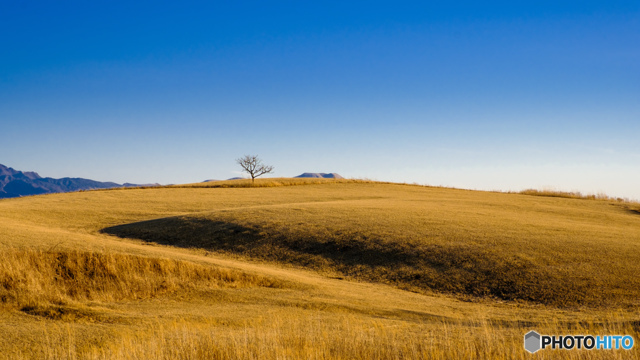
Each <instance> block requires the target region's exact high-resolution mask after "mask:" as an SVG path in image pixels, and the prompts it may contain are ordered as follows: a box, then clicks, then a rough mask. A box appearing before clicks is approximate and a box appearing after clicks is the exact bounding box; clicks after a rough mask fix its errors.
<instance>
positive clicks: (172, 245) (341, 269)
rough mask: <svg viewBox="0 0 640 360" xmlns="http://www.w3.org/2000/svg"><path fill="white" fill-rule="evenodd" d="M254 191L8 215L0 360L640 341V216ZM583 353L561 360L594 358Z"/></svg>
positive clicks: (36, 206) (241, 185)
mask: <svg viewBox="0 0 640 360" xmlns="http://www.w3.org/2000/svg"><path fill="white" fill-rule="evenodd" d="M256 185H257V186H256V187H249V186H248V184H247V183H246V181H242V180H239V181H228V182H216V183H203V184H193V185H183V186H173V187H163V188H148V189H115V190H101V191H90V192H80V193H67V194H50V195H44V196H36V197H28V198H19V199H4V200H0V224H1V226H0V246H1V247H2V248H3V252H2V254H3V255H2V256H3V258H2V261H1V262H0V274H1V275H2V276H1V277H0V278H1V279H2V281H0V318H2V322H0V334H1V335H2V336H0V349H2V350H3V351H2V352H0V354H1V355H0V358H3V357H6V358H20V357H23V358H51V359H53V358H68V359H71V358H82V359H84V358H91V359H94V358H104V359H109V358H110V359H125V358H150V357H151V358H154V357H158V358H184V359H186V358H189V357H191V358H194V357H195V358H202V357H205V358H255V357H261V358H274V359H275V358H350V359H370V358H374V359H375V358H378V359H386V358H470V357H478V356H480V357H485V358H503V359H510V358H526V356H529V355H528V354H526V353H525V352H524V350H523V349H522V344H521V341H522V335H523V334H524V332H525V331H528V330H529V329H531V328H535V329H538V330H539V331H547V332H548V333H565V332H569V331H572V332H573V331H579V332H584V333H587V332H591V333H593V332H600V333H602V332H605V333H611V332H616V333H631V334H635V335H634V336H636V337H637V334H638V332H637V328H636V325H634V324H637V323H638V320H639V319H640V313H639V311H638V310H637V309H638V307H637V301H638V300H637V299H638V298H640V290H638V289H639V288H640V286H638V285H639V284H638V280H637V279H636V274H637V273H638V271H640V261H639V260H640V259H639V257H640V255H638V254H640V252H638V246H639V245H640V243H639V242H640V216H639V215H638V214H639V213H638V210H640V209H639V208H638V205H637V204H630V203H622V202H612V201H600V200H583V199H566V198H554V197H539V196H528V195H519V194H500V193H490V192H477V191H465V190H455V189H444V188H430V187H419V186H409V185H401V184H383V183H374V182H364V181H363V182H358V181H354V180H331V179H263V180H256ZM290 185H298V186H290ZM113 235H117V236H113ZM406 290H410V291H406ZM198 354H199V355H198ZM204 354H206V356H205V355H204ZM575 354H576V353H572V352H567V351H564V352H561V353H558V354H556V355H558V357H561V358H598V354H596V353H595V352H590V353H581V355H575ZM625 354H627V355H629V356H631V357H632V358H633V357H636V358H637V357H638V351H637V350H636V349H634V350H633V351H631V352H627V353H625ZM576 356H577V357H576Z"/></svg>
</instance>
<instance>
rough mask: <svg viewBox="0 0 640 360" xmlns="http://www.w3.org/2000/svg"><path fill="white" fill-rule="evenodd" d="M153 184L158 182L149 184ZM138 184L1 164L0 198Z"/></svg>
mask: <svg viewBox="0 0 640 360" xmlns="http://www.w3.org/2000/svg"><path fill="white" fill-rule="evenodd" d="M149 185H151V186H153V185H158V184H149ZM149 185H146V186H149ZM136 186H141V185H137V184H130V183H125V184H117V183H114V182H102V181H96V180H91V179H84V178H71V177H64V178H60V179H54V178H50V177H44V178H43V177H41V176H40V175H39V174H38V173H37V172H34V171H19V170H15V169H13V168H11V167H8V166H5V165H2V164H0V199H8V198H15V197H21V196H30V195H41V194H53V193H63V192H71V191H79V190H94V189H110V188H116V187H136Z"/></svg>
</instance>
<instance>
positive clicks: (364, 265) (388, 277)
mask: <svg viewBox="0 0 640 360" xmlns="http://www.w3.org/2000/svg"><path fill="white" fill-rule="evenodd" d="M402 190H404V191H402V192H399V194H401V195H398V196H397V197H394V198H388V197H380V198H374V199H371V198H368V199H361V200H343V201H335V202H316V203H305V204H296V205H294V206H257V207H251V208H241V209H229V210H225V211H213V212H206V213H199V214H196V215H188V216H177V217H169V218H163V219H157V220H151V221H145V222H139V223H134V224H129V225H120V226H115V227H111V228H108V229H106V230H105V231H106V232H107V233H110V234H115V235H118V236H122V237H129V238H137V239H142V240H145V241H150V242H156V243H160V244H166V245H172V246H179V247H187V248H189V247H191V248H202V249H206V250H210V251H218V252H225V253H232V254H238V255H244V256H249V257H253V258H260V259H264V260H270V261H276V262H279V263H286V264H295V265H299V266H304V267H307V268H314V269H316V270H320V271H324V272H327V273H339V274H341V275H342V276H348V277H351V278H355V279H361V280H366V281H376V282H384V283H390V284H395V285H397V286H399V287H401V288H404V289H409V290H414V291H438V292H446V293H450V294H456V295H460V296H465V297H467V296H472V297H490V298H497V299H501V300H510V301H526V302H534V303H541V304H547V305H553V306H562V307H567V306H570V307H575V306H591V307H593V306H608V307H611V306H614V307H615V306H636V305H637V304H638V298H640V279H638V278H637V277H636V276H635V274H636V273H638V272H640V253H638V252H637V250H636V249H637V246H638V243H637V239H640V227H639V221H638V220H640V218H638V216H637V213H634V211H633V210H630V209H629V208H626V207H623V206H620V205H617V204H615V203H607V202H584V203H580V204H572V203H570V202H568V201H567V200H565V199H549V200H538V199H535V198H528V197H522V196H518V195H505V194H492V193H477V192H463V191H457V192H453V191H451V190H446V189H421V188H417V187H415V188H411V187H407V188H406V189H402ZM452 195H455V196H452ZM625 206H626V205H625ZM595 254H607V256H606V257H599V256H595ZM610 264H616V265H615V266H613V267H612V266H609V265H610ZM613 294H615V296H612V295H613Z"/></svg>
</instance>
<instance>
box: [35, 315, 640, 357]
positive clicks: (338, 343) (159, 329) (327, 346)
mask: <svg viewBox="0 0 640 360" xmlns="http://www.w3.org/2000/svg"><path fill="white" fill-rule="evenodd" d="M558 326H564V327H566V328H568V326H567V324H564V325H561V324H558V323H545V324H539V325H536V327H535V329H536V330H538V331H539V332H541V333H549V334H552V333H555V332H556V331H557V330H558ZM529 330H530V327H524V326H515V327H508V326H504V325H499V324H492V323H490V322H488V321H475V322H469V323H465V324H448V323H435V324H389V323H385V322H383V321H375V320H373V321H363V320H362V319H359V318H357V317H355V316H345V317H342V318H340V319H337V320H334V321H332V322H327V321H326V319H323V318H322V317H321V316H312V317H310V318H306V319H301V318H292V317H286V316H285V317H280V318H278V319H270V321H266V320H265V321H262V322H260V323H247V324H246V325H245V326H244V327H240V328H228V327H219V326H211V325H205V324H189V323H184V322H175V323H172V324H166V323H165V324H161V323H159V324H157V326H155V327H153V329H149V330H148V331H144V332H137V333H134V332H131V331H125V332H123V333H121V334H119V337H118V338H117V339H115V341H113V342H111V343H108V344H106V345H103V346H100V347H90V348H85V349H83V350H82V351H80V350H79V349H78V347H77V346H76V344H75V340H74V336H75V334H74V331H73V330H72V329H71V328H70V327H68V326H57V327H54V328H49V329H48V330H46V331H47V334H46V339H47V340H46V345H47V346H44V347H42V348H41V349H38V350H36V352H34V353H32V354H23V355H22V356H23V358H35V357H37V358H42V359H91V360H102V359H114V360H133V359H167V360H169V359H177V360H183V359H184V360H187V359H362V360H369V359H638V358H639V356H638V355H639V352H638V350H637V349H633V350H630V351H626V350H607V351H604V350H591V351H588V350H571V351H568V350H542V351H540V352H538V353H537V354H535V355H531V354H529V353H527V352H525V351H524V349H523V346H522V337H523V334H524V333H525V332H527V331H529ZM567 332H571V333H575V334H579V333H580V334H584V333H592V334H632V335H633V336H634V337H635V338H636V339H637V338H638V332H637V331H635V330H634V328H633V327H632V326H631V325H629V324H626V323H620V322H615V321H613V320H609V321H607V322H606V323H604V324H594V323H591V324H585V323H583V324H572V325H571V330H567Z"/></svg>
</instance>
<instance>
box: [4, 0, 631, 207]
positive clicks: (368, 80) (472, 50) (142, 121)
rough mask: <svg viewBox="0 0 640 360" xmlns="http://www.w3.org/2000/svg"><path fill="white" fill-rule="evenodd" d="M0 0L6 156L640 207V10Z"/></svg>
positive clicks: (127, 172)
mask: <svg viewBox="0 0 640 360" xmlns="http://www.w3.org/2000/svg"><path fill="white" fill-rule="evenodd" d="M308 3H309V2H294V1H289V2H285V1H273V2H246V1H237V2H222V1H219V2H188V3H187V2H180V3H178V2H161V1H154V2H135V4H132V2H118V1H110V2H106V1H95V2H86V1H85V2H80V1H78V2H73V1H60V2H41V3H38V2H25V1H0V34H2V35H0V129H1V132H2V133H1V134H2V135H1V137H2V147H1V150H0V163H2V164H4V165H7V166H11V167H14V168H16V169H20V170H34V171H37V172H39V173H40V174H41V175H43V176H50V177H64V176H74V177H86V178H92V179H96V180H102V181H116V182H137V183H147V182H160V183H188V182H198V181H202V180H204V179H226V178H229V177H233V176H237V175H238V174H237V172H238V170H239V169H238V167H237V165H236V164H235V163H234V159H235V158H237V157H240V156H242V155H244V154H259V155H260V156H261V157H262V158H263V159H264V160H265V162H267V163H269V164H273V165H274V166H275V168H276V173H275V174H274V175H275V176H294V175H297V174H300V173H302V172H337V173H340V174H342V175H344V176H346V177H359V178H371V179H377V180H388V181H399V182H417V183H421V184H430V185H445V186H455V187H463V188H470V189H487V190H520V189H524V188H555V189H557V190H567V191H574V190H577V191H582V192H590V193H597V192H605V193H607V194H610V195H615V196H626V197H630V198H636V199H640V186H638V185H637V184H640V141H639V138H640V137H639V135H640V46H639V45H638V44H640V3H639V2H638V1H618V2H616V1H608V2H604V1H598V2H589V1H572V2H563V1H554V2H551V1H535V2H533V1H532V2H513V1H510V2H451V1H449V2H444V1H441V2H397V1H395V2H376V1H367V2H348V3H346V2H338V1H335V2H332V1H323V2H317V4H315V5H309V4H308Z"/></svg>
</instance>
